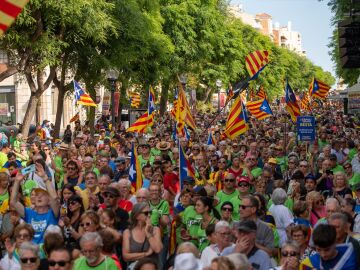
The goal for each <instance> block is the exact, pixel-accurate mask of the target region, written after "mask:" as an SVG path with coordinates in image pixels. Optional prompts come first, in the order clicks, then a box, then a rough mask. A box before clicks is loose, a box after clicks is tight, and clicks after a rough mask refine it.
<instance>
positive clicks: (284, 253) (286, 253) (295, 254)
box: [281, 251, 299, 257]
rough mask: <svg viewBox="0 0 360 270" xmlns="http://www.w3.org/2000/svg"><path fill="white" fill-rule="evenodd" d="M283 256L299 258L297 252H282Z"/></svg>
mask: <svg viewBox="0 0 360 270" xmlns="http://www.w3.org/2000/svg"><path fill="white" fill-rule="evenodd" d="M281 256H283V257H296V256H299V253H297V252H296V251H283V252H281Z"/></svg>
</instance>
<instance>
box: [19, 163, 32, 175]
mask: <svg viewBox="0 0 360 270" xmlns="http://www.w3.org/2000/svg"><path fill="white" fill-rule="evenodd" d="M31 172H35V164H31V165H30V166H27V167H26V168H24V169H22V170H21V174H22V175H26V174H29V173H31Z"/></svg>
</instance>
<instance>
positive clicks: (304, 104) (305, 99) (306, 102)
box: [300, 92, 311, 112]
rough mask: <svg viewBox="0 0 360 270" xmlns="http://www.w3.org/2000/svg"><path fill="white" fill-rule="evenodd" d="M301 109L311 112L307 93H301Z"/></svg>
mask: <svg viewBox="0 0 360 270" xmlns="http://www.w3.org/2000/svg"><path fill="white" fill-rule="evenodd" d="M300 105H301V109H303V110H304V111H308V112H309V111H311V106H310V98H309V94H308V93H307V92H304V93H303V97H302V99H301V103H300Z"/></svg>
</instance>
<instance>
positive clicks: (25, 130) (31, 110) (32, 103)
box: [21, 93, 40, 138]
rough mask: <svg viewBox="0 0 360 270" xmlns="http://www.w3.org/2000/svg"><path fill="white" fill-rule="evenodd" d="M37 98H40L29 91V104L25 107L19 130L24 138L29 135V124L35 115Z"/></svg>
mask: <svg viewBox="0 0 360 270" xmlns="http://www.w3.org/2000/svg"><path fill="white" fill-rule="evenodd" d="M39 99H40V98H39V97H37V96H36V95H35V94H33V93H31V96H30V100H29V104H28V107H27V109H26V113H25V116H24V120H23V125H22V131H21V132H22V134H23V135H24V137H25V138H27V137H28V135H29V129H30V124H31V121H32V119H33V117H34V115H35V112H36V106H37V104H38V102H39Z"/></svg>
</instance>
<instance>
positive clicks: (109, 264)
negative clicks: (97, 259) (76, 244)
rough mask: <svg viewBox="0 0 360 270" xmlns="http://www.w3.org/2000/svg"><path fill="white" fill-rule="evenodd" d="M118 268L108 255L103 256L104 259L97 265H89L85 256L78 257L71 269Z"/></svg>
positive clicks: (112, 269) (108, 269)
mask: <svg viewBox="0 0 360 270" xmlns="http://www.w3.org/2000/svg"><path fill="white" fill-rule="evenodd" d="M105 269H106V270H118V267H117V266H116V264H115V262H114V260H113V259H112V258H110V257H107V256H106V257H105V260H103V261H102V262H101V263H100V264H99V265H97V266H95V267H94V266H89V265H88V264H87V262H86V258H85V257H80V258H78V259H77V260H76V261H75V263H74V267H73V270H105Z"/></svg>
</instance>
